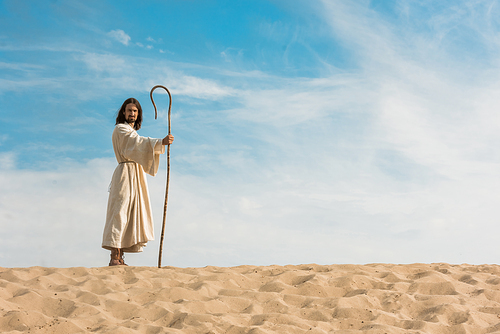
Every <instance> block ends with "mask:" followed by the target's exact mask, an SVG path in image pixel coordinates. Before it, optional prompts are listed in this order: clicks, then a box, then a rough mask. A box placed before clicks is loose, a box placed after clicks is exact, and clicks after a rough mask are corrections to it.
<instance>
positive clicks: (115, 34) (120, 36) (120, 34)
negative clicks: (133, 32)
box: [108, 29, 131, 45]
mask: <svg viewBox="0 0 500 334" xmlns="http://www.w3.org/2000/svg"><path fill="white" fill-rule="evenodd" d="M108 36H109V37H111V38H113V39H115V40H117V41H118V42H120V43H122V44H123V45H128V43H129V42H130V39H131V38H130V36H129V35H127V33H125V31H123V30H121V29H117V30H111V31H110V32H108Z"/></svg>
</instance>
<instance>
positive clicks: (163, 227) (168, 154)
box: [149, 85, 172, 268]
mask: <svg viewBox="0 0 500 334" xmlns="http://www.w3.org/2000/svg"><path fill="white" fill-rule="evenodd" d="M156 88H163V89H165V90H166V91H167V93H168V97H169V98H170V103H169V105H168V134H171V132H170V109H171V108H172V95H171V94H170V91H169V90H168V89H167V87H165V86H161V85H156V86H154V87H153V88H151V92H150V93H149V97H151V102H153V107H155V119H157V118H158V111H157V110H156V104H155V101H154V100H153V91H154V90H155V89H156ZM169 183H170V144H169V145H168V146H167V189H166V190H165V205H164V206H163V224H162V227H161V237H160V253H159V254H158V268H161V256H162V253H163V238H164V236H165V222H166V219H167V202H168V185H169Z"/></svg>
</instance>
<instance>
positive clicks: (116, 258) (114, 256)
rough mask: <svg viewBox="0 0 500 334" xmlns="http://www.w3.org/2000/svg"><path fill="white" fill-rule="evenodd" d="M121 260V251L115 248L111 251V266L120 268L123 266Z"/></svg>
mask: <svg viewBox="0 0 500 334" xmlns="http://www.w3.org/2000/svg"><path fill="white" fill-rule="evenodd" d="M120 259H121V249H118V248H113V249H112V250H111V261H109V265H110V266H118V265H120V264H122V263H121V262H120Z"/></svg>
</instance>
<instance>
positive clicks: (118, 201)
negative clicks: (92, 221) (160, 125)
mask: <svg viewBox="0 0 500 334" xmlns="http://www.w3.org/2000/svg"><path fill="white" fill-rule="evenodd" d="M112 140H113V149H114V151H115V156H116V160H117V161H118V163H119V165H118V166H117V167H116V169H115V172H114V173H113V177H112V179H111V185H110V189H109V199H108V210H107V215H106V225H105V226H104V233H103V238H102V247H103V248H105V249H111V248H120V249H123V251H124V252H142V248H143V247H144V246H146V243H147V242H148V241H150V240H153V239H154V229H153V215H152V213H151V204H150V202H149V195H148V184H147V182H146V175H145V174H144V172H146V173H148V174H149V175H152V176H155V175H156V173H157V172H158V166H159V163H160V154H163V153H165V146H163V145H162V139H154V138H149V137H141V136H139V135H138V134H137V132H136V131H135V130H134V129H133V128H132V127H131V126H130V125H129V124H128V123H123V124H118V125H116V127H115V130H114V131H113V136H112Z"/></svg>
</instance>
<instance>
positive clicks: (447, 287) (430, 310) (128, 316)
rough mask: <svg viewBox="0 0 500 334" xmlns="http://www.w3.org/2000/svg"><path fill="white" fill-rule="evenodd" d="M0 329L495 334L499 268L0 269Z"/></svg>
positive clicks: (499, 318)
mask: <svg viewBox="0 0 500 334" xmlns="http://www.w3.org/2000/svg"><path fill="white" fill-rule="evenodd" d="M0 312H1V318H0V331H1V332H2V333H4V332H7V333H8V332H11V333H19V332H28V333H88V332H96V333H120V334H121V333H152V334H153V333H204V334H208V333H214V334H215V333H229V334H243V333H245V334H248V333H439V334H443V333H444V334H446V333H450V334H451V333H453V334H460V333H473V334H481V333H497V334H500V267H499V266H496V265H481V266H471V265H449V264H444V263H443V264H411V265H391V264H371V265H331V266H321V265H315V264H311V265H300V266H267V267H257V266H240V267H232V268H221V267H205V268H173V267H165V268H162V269H157V268H150V267H112V268H110V267H103V268H64V269H61V268H43V267H32V268H0Z"/></svg>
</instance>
